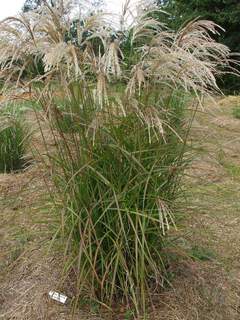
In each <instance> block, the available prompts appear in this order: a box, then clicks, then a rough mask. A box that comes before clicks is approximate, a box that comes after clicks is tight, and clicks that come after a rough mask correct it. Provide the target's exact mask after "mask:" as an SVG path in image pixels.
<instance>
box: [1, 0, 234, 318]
mask: <svg viewBox="0 0 240 320" xmlns="http://www.w3.org/2000/svg"><path fill="white" fill-rule="evenodd" d="M73 5H74V1H57V2H56V4H55V6H54V7H51V6H49V5H48V4H47V2H45V5H43V6H42V7H41V8H40V9H39V10H38V11H34V12H29V13H27V14H22V15H20V16H19V17H17V18H13V17H11V18H8V19H5V20H4V21H3V22H2V23H1V24H0V39H1V40H0V64H1V66H2V68H1V78H3V79H5V85H4V87H3V91H5V92H8V93H9V92H10V91H11V90H13V91H14V90H16V88H17V86H18V85H20V81H19V80H20V79H21V78H22V75H23V73H24V71H26V70H27V67H28V64H32V63H33V62H34V59H35V58H36V57H41V59H42V61H43V64H44V75H39V76H36V77H35V78H27V77H26V73H24V79H23V82H24V83H25V86H26V87H28V86H29V85H30V84H32V83H34V82H38V83H40V82H42V87H41V91H40V92H37V89H36V90H35V96H36V99H37V100H38V101H39V102H40V103H41V105H42V107H43V112H44V116H45V118H46V119H47V120H48V122H49V125H50V127H51V129H52V134H53V137H54V139H55V145H56V148H55V150H52V151H51V154H49V159H50V161H51V163H52V172H53V181H54V183H55V187H56V188H55V193H54V197H53V199H54V200H55V201H54V204H55V205H56V211H57V212H61V219H60V220H61V224H60V225H59V233H60V234H61V235H62V237H63V239H64V241H65V256H66V261H67V262H66V264H65V267H64V272H65V274H71V275H72V274H74V275H75V277H76V291H75V293H76V294H75V302H76V303H75V306H77V303H78V302H79V300H81V298H82V297H89V298H90V299H93V300H94V301H98V302H99V303H101V304H102V305H104V306H106V307H108V308H111V307H112V306H114V305H115V303H116V302H117V301H118V302H119V303H120V304H121V303H122V304H125V305H128V306H133V308H134V310H135V313H136V314H141V313H145V312H146V307H147V305H148V303H149V302H150V301H151V297H152V293H157V292H158V290H159V288H160V287H161V286H162V285H163V284H164V279H165V274H166V268H167V263H166V261H167V260H166V250H164V245H165V240H166V239H167V235H168V232H169V230H170V228H172V227H174V226H175V218H176V212H177V200H178V199H179V197H181V195H182V185H183V183H182V176H183V174H184V169H185V167H186V165H187V163H188V156H187V154H186V142H187V137H188V133H189V129H190V127H191V123H192V122H191V121H192V117H190V118H191V120H187V119H189V112H188V117H185V114H186V110H187V108H188V106H191V105H190V101H194V102H196V101H198V102H199V103H201V97H202V96H204V95H207V94H211V93H219V89H218V87H217V84H216V80H215V76H216V75H217V74H219V73H221V72H222V71H221V70H223V68H226V67H228V66H229V54H230V53H229V49H228V48H227V47H226V46H224V45H222V44H219V43H217V42H216V41H215V40H214V39H213V38H212V37H211V35H214V34H216V33H218V32H219V31H220V30H221V28H220V27H219V26H217V25H216V24H214V23H213V22H211V21H206V20H195V21H192V22H189V23H188V24H187V25H186V26H184V27H183V28H182V29H181V30H179V31H178V32H173V31H171V30H169V29H167V27H166V26H165V25H163V24H161V23H160V22H159V21H157V20H156V19H154V18H153V17H152V16H153V13H154V11H156V10H157V9H156V8H148V9H147V10H146V6H144V5H143V6H141V5H139V6H138V10H136V11H135V10H133V11H132V10H130V9H129V6H130V1H127V2H126V5H125V6H124V10H123V14H122V16H121V19H120V22H121V23H120V24H119V26H118V30H116V29H114V28H113V27H112V25H113V24H111V23H109V20H110V18H109V15H108V14H105V13H104V12H101V13H99V12H97V13H93V14H90V15H89V14H86V13H85V12H87V10H82V11H81V12H82V14H81V15H80V14H78V15H76V8H75V9H73V8H74V6H73ZM132 13H133V14H135V13H136V15H135V17H134V18H131V19H129V16H132ZM113 20H114V21H116V20H115V18H114V19H113ZM125 21H127V24H125ZM130 22H131V23H130ZM126 46H128V48H127V49H126ZM127 52H131V53H133V55H132V56H131V57H129V56H125V54H127ZM21 83H22V82H21ZM189 94H191V99H190V101H189V100H188V101H187V100H186V97H187V96H188V95H189ZM193 96H194V97H195V99H194V98H192V97H193ZM59 99H60V100H61V101H59ZM189 109H191V108H189ZM66 116H67V118H66ZM66 119H68V120H67V121H69V122H66ZM68 123H69V125H68ZM63 124H64V125H63ZM73 271H74V272H73Z"/></svg>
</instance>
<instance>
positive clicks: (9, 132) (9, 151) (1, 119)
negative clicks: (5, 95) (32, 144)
mask: <svg viewBox="0 0 240 320" xmlns="http://www.w3.org/2000/svg"><path fill="white" fill-rule="evenodd" d="M29 133H30V131H29V128H28V126H27V124H26V122H25V120H23V118H22V117H21V116H20V115H19V114H18V113H16V112H12V111H11V110H4V109H3V110H0V172H2V173H9V172H14V171H18V170H21V169H24V168H25V167H26V165H27V158H26V154H27V149H28V147H29Z"/></svg>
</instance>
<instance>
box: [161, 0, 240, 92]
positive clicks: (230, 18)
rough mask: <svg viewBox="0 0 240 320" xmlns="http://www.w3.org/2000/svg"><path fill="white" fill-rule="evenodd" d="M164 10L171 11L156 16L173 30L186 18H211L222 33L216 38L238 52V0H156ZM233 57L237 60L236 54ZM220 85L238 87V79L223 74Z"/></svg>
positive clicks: (239, 81) (239, 50)
mask: <svg viewBox="0 0 240 320" xmlns="http://www.w3.org/2000/svg"><path fill="white" fill-rule="evenodd" d="M158 3H159V5H160V6H162V7H163V9H164V10H166V11H167V12H169V13H170V16H164V15H161V14H160V16H159V18H160V19H161V20H162V19H163V21H166V20H167V23H168V25H169V26H170V27H172V28H173V29H175V30H176V29H178V28H179V27H181V26H182V25H183V24H184V23H186V21H190V20H193V19H195V18H198V17H200V18H203V19H207V20H212V21H214V22H215V23H217V24H218V25H220V26H221V27H222V28H224V29H225V32H222V33H221V35H215V38H217V39H216V40H217V41H219V42H222V43H223V44H225V45H227V46H228V47H229V48H230V49H231V51H232V52H234V53H240V41H239V30H240V22H239V21H240V20H239V17H240V1H239V0H166V1H162V0H159V1H158ZM235 59H237V60H239V61H240V58H239V57H238V56H235ZM218 81H219V85H220V86H221V88H224V89H228V90H229V91H234V90H237V91H239V90H240V79H239V78H238V77H236V76H232V75H225V76H224V77H223V78H222V79H218Z"/></svg>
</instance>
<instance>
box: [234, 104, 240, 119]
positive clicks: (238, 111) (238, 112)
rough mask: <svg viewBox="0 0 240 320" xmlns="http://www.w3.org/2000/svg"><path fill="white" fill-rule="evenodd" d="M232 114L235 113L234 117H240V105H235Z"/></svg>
mask: <svg viewBox="0 0 240 320" xmlns="http://www.w3.org/2000/svg"><path fill="white" fill-rule="evenodd" d="M232 114H233V117H234V118H236V119H240V106H235V107H234V108H233V109H232Z"/></svg>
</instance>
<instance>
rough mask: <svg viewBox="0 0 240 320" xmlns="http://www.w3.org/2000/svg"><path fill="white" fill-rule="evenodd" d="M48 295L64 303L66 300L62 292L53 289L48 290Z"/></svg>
mask: <svg viewBox="0 0 240 320" xmlns="http://www.w3.org/2000/svg"><path fill="white" fill-rule="evenodd" d="M48 294H49V297H50V298H51V299H53V300H55V301H57V302H60V303H62V304H65V303H66V301H67V296H65V295H64V294H61V293H58V292H55V291H49V293H48Z"/></svg>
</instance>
